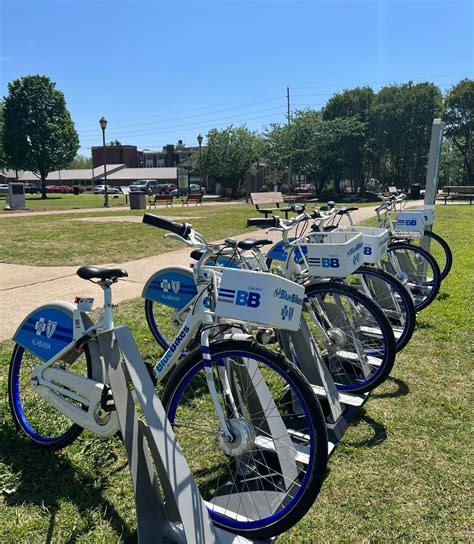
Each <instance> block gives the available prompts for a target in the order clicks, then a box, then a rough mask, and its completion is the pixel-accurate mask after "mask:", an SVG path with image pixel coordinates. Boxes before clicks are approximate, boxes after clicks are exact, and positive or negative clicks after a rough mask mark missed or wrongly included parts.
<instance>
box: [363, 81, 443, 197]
mask: <svg viewBox="0 0 474 544" xmlns="http://www.w3.org/2000/svg"><path fill="white" fill-rule="evenodd" d="M441 111H442V97H441V92H440V90H439V89H438V87H436V85H434V84H432V83H419V84H416V85H414V84H413V83H411V82H409V83H406V84H404V85H390V86H387V87H384V88H382V89H381V90H380V92H379V93H378V94H377V96H376V97H375V99H374V102H373V105H372V108H371V111H370V122H369V132H370V137H371V146H372V147H371V151H372V153H373V155H374V156H375V157H377V162H378V165H377V167H376V170H377V171H376V172H374V173H375V176H376V177H377V178H379V179H381V180H382V181H383V182H385V183H386V184H388V185H397V186H398V187H399V188H401V189H404V190H408V186H409V184H410V183H413V182H419V183H424V181H425V179H424V176H425V169H426V163H427V159H428V152H429V146H430V137H431V127H432V124H433V119H435V118H436V117H438V116H439V115H440V114H441Z"/></svg>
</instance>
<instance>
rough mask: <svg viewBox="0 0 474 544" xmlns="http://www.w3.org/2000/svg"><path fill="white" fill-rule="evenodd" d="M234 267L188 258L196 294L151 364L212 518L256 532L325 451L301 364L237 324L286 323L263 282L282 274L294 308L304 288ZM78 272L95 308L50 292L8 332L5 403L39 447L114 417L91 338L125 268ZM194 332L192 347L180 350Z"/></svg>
mask: <svg viewBox="0 0 474 544" xmlns="http://www.w3.org/2000/svg"><path fill="white" fill-rule="evenodd" d="M152 223H153V224H154V225H155V226H158V227H161V228H165V229H167V230H169V231H172V232H173V233H174V234H172V235H171V236H173V237H175V238H176V239H179V240H181V241H182V242H184V243H188V244H192V245H196V244H197V243H198V240H197V237H196V235H195V234H194V233H193V232H192V231H191V229H190V227H189V225H177V224H174V223H171V222H169V221H166V220H161V219H160V220H158V219H155V220H152ZM201 246H202V248H203V249H204V250H205V251H209V252H215V251H216V248H215V247H213V246H209V245H208V244H205V243H203V242H202V243H201ZM235 272H237V273H240V277H239V278H238V282H240V283H239V284H238V285H237V283H235V282H236V280H235V278H231V282H232V283H231V284H230V285H229V283H228V280H227V279H226V275H225V272H224V273H223V274H220V273H219V272H217V271H213V270H211V269H205V268H204V267H200V266H199V265H198V266H196V267H195V269H194V274H195V276H194V277H195V285H196V288H197V293H198V294H197V297H196V299H195V302H194V304H193V306H192V308H191V309H190V311H189V312H188V314H187V316H186V318H185V320H184V322H183V323H182V324H181V327H180V329H179V331H178V333H177V334H176V335H175V337H174V339H173V340H172V341H171V342H170V346H169V348H168V349H167V351H166V352H165V353H164V355H163V356H162V357H161V359H160V360H159V361H158V362H157V364H156V366H155V369H154V374H155V375H156V378H157V380H158V381H161V380H162V379H163V378H164V376H166V375H168V374H169V375H168V379H167V382H166V386H165V388H164V392H163V395H162V402H163V405H164V406H165V408H166V409H167V413H168V418H169V419H170V421H171V423H172V424H173V427H174V431H175V434H176V436H177V439H178V441H179V443H180V445H181V448H182V450H183V452H184V455H185V457H186V460H187V461H188V464H189V466H190V469H191V472H192V474H193V477H194V479H195V481H196V483H197V484H198V487H199V490H200V492H201V495H202V497H203V499H204V500H205V501H206V504H207V507H208V509H209V513H210V516H211V519H212V520H213V522H214V523H215V524H216V525H218V526H220V527H222V528H224V529H227V530H230V531H232V532H236V533H238V534H242V535H245V536H248V537H249V538H257V539H263V538H269V537H271V536H275V535H277V534H279V533H281V532H283V531H285V530H287V529H288V528H289V527H291V526H292V525H294V524H295V523H296V522H297V521H298V520H299V519H301V518H302V517H303V516H304V514H305V513H306V512H307V511H308V509H309V508H310V506H311V505H312V504H313V502H314V500H315V498H316V496H317V494H318V492H319V489H320V487H321V483H322V479H323V476H324V472H325V467H326V463H327V435H326V427H325V421H324V417H323V415H322V413H321V409H320V406H319V403H318V400H317V398H316V396H315V395H314V393H313V390H312V389H311V387H310V385H309V384H308V382H307V380H306V379H305V378H304V377H303V375H302V374H301V372H300V371H299V370H298V369H297V368H296V367H295V366H294V365H293V364H291V363H290V362H289V361H288V360H287V359H286V358H285V357H284V356H283V355H281V354H279V353H277V352H275V351H273V350H270V349H268V348H266V347H263V346H261V345H258V344H257V343H256V342H254V341H253V340H252V339H251V337H250V336H249V334H247V333H246V332H245V330H246V328H247V326H253V327H256V328H257V329H258V328H259V327H260V328H265V327H267V326H268V325H266V324H265V323H266V322H267V319H270V325H271V326H272V327H276V326H278V321H279V324H280V326H281V327H286V326H287V322H285V320H284V318H283V315H284V312H283V306H285V304H284V301H282V300H281V299H280V298H278V297H274V296H273V294H274V292H275V291H276V290H277V289H282V286H283V288H284V289H287V290H289V291H290V292H292V293H294V294H295V302H294V303H293V304H292V305H291V311H292V312H294V314H295V318H296V316H297V315H298V312H301V304H302V298H301V293H300V292H299V290H298V289H302V288H299V287H298V286H296V285H293V284H291V283H290V282H287V280H284V279H282V278H277V277H275V278H274V282H273V283H269V282H268V278H267V275H265V274H261V273H257V272H245V271H235ZM77 273H78V275H79V276H80V277H81V278H83V279H85V280H90V281H94V282H96V283H97V284H98V285H99V287H100V288H101V289H102V290H103V293H104V304H103V306H102V308H101V309H99V311H98V312H97V311H95V310H93V309H92V304H93V301H92V299H84V298H79V299H77V301H76V304H68V303H65V302H53V303H51V304H47V305H44V306H42V307H40V308H38V309H36V310H34V311H33V312H32V313H31V314H30V315H29V316H28V317H27V318H26V319H25V320H24V321H23V323H22V324H21V325H20V327H19V328H18V330H17V332H16V333H15V336H14V341H15V347H14V350H13V355H12V359H11V363H10V372H9V382H8V393H9V401H10V407H11V412H12V415H13V418H14V421H15V423H16V425H17V426H18V428H19V429H20V430H21V431H22V432H24V433H25V434H26V435H27V436H28V437H29V439H30V440H31V441H32V442H33V443H34V444H35V445H37V446H40V447H43V448H49V449H59V448H63V447H65V446H67V445H68V444H70V443H71V442H72V441H73V440H75V439H76V438H77V437H78V435H79V434H80V433H81V432H82V431H83V429H87V430H89V431H91V432H94V433H96V434H98V435H100V436H110V435H112V434H114V433H116V432H117V430H118V429H119V426H118V421H117V417H116V413H115V411H114V405H113V399H112V398H111V395H110V389H109V387H108V377H107V375H106V372H105V365H104V364H103V358H104V352H103V351H102V349H101V338H104V336H103V335H104V333H107V338H109V337H110V332H111V331H112V332H113V330H114V322H113V315H112V313H113V312H112V295H111V287H112V285H113V284H114V283H116V282H117V281H118V280H120V279H121V278H123V277H125V276H127V273H126V272H125V271H124V270H120V269H98V268H94V267H81V268H80V269H79V270H78V272H77ZM249 274H250V275H251V277H249ZM262 276H264V278H263V281H262ZM278 282H279V283H278ZM285 282H286V283H285ZM287 284H288V285H287ZM298 293H299V294H298ZM260 301H262V303H263V301H269V304H270V306H268V305H265V304H262V305H261V306H260V304H259V302H260ZM286 308H287V309H288V308H289V306H288V304H286ZM216 312H217V313H218V314H219V317H216ZM249 316H250V317H251V320H252V323H249V320H248V317H249ZM275 316H276V317H275ZM275 319H277V322H276V321H275ZM239 327H243V329H239ZM240 330H242V332H239V331H240ZM196 335H197V340H196V342H195V346H196V347H195V348H194V349H193V350H192V351H190V352H189V353H188V354H187V356H186V357H184V358H182V355H183V353H185V351H186V350H187V349H189V347H190V345H191V340H193V339H194V338H195V337H196ZM116 349H118V347H117V348H116Z"/></svg>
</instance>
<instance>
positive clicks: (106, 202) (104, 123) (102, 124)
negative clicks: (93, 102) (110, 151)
mask: <svg viewBox="0 0 474 544" xmlns="http://www.w3.org/2000/svg"><path fill="white" fill-rule="evenodd" d="M99 125H100V128H101V129H102V146H103V149H104V208H110V204H109V191H108V186H107V147H106V145H105V129H106V127H107V119H105V117H101V118H100V120H99Z"/></svg>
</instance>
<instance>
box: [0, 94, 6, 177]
mask: <svg viewBox="0 0 474 544" xmlns="http://www.w3.org/2000/svg"><path fill="white" fill-rule="evenodd" d="M6 165H7V163H6V158H5V152H4V151H3V100H1V101H0V170H3V169H4V168H5V167H6Z"/></svg>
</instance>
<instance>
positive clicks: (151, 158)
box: [142, 140, 199, 168]
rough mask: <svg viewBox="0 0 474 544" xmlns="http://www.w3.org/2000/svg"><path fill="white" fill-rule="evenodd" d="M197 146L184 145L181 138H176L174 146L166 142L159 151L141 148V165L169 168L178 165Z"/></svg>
mask: <svg viewBox="0 0 474 544" xmlns="http://www.w3.org/2000/svg"><path fill="white" fill-rule="evenodd" d="M198 149H199V148H198V147H197V146H194V147H186V145H185V144H184V143H183V141H182V140H178V143H177V144H176V146H174V145H173V144H168V145H165V146H163V149H162V150H161V151H152V150H150V149H144V150H143V152H142V153H143V167H144V168H171V167H173V166H178V165H179V164H180V163H182V162H183V161H185V160H186V159H187V158H188V157H189V155H190V154H191V153H193V152H194V151H197V150H198Z"/></svg>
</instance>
